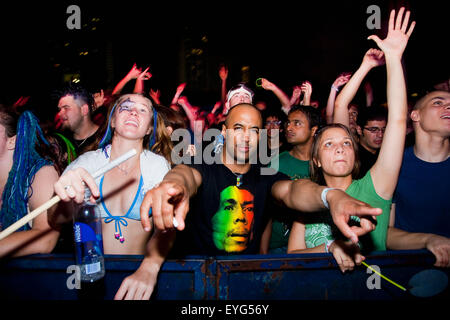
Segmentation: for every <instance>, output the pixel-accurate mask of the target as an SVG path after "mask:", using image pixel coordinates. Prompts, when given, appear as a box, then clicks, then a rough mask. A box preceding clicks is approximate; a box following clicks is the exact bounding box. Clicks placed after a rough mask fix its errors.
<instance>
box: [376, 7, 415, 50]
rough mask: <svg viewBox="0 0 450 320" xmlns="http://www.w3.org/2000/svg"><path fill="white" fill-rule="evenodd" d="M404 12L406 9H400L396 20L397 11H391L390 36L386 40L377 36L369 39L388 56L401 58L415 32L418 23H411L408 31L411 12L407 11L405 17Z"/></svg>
mask: <svg viewBox="0 0 450 320" xmlns="http://www.w3.org/2000/svg"><path fill="white" fill-rule="evenodd" d="M404 11H405V8H404V7H402V8H400V10H399V11H398V15H397V19H395V10H392V11H391V15H390V17H389V28H388V34H387V36H386V38H385V39H384V40H381V39H380V38H379V37H378V36H376V35H371V36H369V37H368V38H367V39H370V40H373V41H375V43H376V44H377V46H378V47H379V48H380V49H381V50H383V52H384V54H385V55H386V56H395V57H399V58H400V57H401V56H402V54H403V51H405V48H406V45H407V43H408V40H409V37H410V36H411V34H412V32H413V30H414V27H415V25H416V22H415V21H413V22H411V25H410V27H409V29H408V23H409V16H410V11H406V14H405V16H404V17H403V13H404Z"/></svg>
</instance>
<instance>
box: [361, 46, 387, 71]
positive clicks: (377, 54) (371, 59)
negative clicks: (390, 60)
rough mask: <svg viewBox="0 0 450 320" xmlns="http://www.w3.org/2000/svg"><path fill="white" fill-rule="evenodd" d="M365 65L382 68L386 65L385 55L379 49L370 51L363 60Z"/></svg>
mask: <svg viewBox="0 0 450 320" xmlns="http://www.w3.org/2000/svg"><path fill="white" fill-rule="evenodd" d="M362 63H363V64H366V65H368V66H369V67H370V68H375V67H379V66H382V65H384V64H385V63H386V60H385V59H384V53H383V51H381V50H378V49H369V50H367V52H366V54H365V55H364V58H363V62H362Z"/></svg>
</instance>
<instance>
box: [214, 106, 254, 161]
mask: <svg viewBox="0 0 450 320" xmlns="http://www.w3.org/2000/svg"><path fill="white" fill-rule="evenodd" d="M261 126H262V119H261V114H260V113H259V111H258V110H257V109H256V108H254V107H253V106H251V105H241V106H237V107H235V108H233V109H232V110H231V111H230V113H229V114H228V116H227V119H226V121H225V125H224V126H223V128H222V135H223V136H224V137H225V144H224V146H225V151H226V157H227V158H226V160H225V161H227V162H228V161H229V160H231V161H234V162H236V161H237V162H238V163H240V164H241V163H242V164H243V163H247V162H248V160H249V158H250V156H252V155H253V154H254V153H255V152H256V151H257V146H258V140H259V130H260V128H261Z"/></svg>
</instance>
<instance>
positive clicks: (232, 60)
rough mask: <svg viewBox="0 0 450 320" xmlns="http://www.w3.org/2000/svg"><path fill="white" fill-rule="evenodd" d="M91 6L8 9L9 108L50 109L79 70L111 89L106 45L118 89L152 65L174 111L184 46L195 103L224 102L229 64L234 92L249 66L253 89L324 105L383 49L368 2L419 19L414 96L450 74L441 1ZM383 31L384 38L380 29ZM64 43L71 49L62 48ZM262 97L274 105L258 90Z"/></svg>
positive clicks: (380, 78) (380, 81)
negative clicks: (196, 79)
mask: <svg viewBox="0 0 450 320" xmlns="http://www.w3.org/2000/svg"><path fill="white" fill-rule="evenodd" d="M92 2H93V1H91V2H75V1H74V2H63V1H61V2H58V3H45V2H33V3H29V4H27V3H23V2H20V3H19V2H17V3H13V4H9V5H8V6H6V7H4V6H5V2H3V3H2V5H1V7H2V8H0V33H1V36H0V41H1V62H0V70H1V72H0V85H1V88H2V90H1V91H0V99H1V100H2V101H4V102H11V101H15V100H17V98H18V97H19V96H21V95H31V96H32V98H34V99H35V101H36V103H37V104H51V103H52V102H51V101H50V100H49V97H50V93H51V92H52V90H54V89H55V88H57V87H59V86H61V84H62V74H63V73H68V72H75V71H79V72H80V73H81V80H82V82H81V83H82V84H84V85H86V86H89V87H92V88H94V87H103V88H105V87H106V86H107V85H108V83H107V78H108V74H107V71H106V58H105V57H106V54H105V47H106V44H107V43H111V44H112V53H113V54H112V71H113V79H111V82H112V83H113V85H114V84H115V83H117V81H119V80H120V79H121V78H122V77H123V76H124V75H125V74H126V73H127V72H128V70H129V69H130V68H131V66H132V64H133V63H134V62H137V64H138V66H142V67H145V66H147V65H150V66H151V72H152V74H153V78H152V79H150V80H148V82H146V88H147V90H148V89H149V88H150V87H152V88H159V89H161V92H162V100H163V102H166V103H167V102H168V101H169V100H170V99H171V97H172V95H173V94H174V91H175V88H176V86H177V85H178V84H179V83H180V82H181V81H183V80H185V79H186V78H184V79H183V77H184V76H183V72H181V71H180V70H183V67H182V65H181V60H182V59H180V56H181V57H182V56H183V55H182V54H180V52H182V51H181V50H182V47H181V44H182V43H184V44H185V46H189V45H192V46H194V47H196V46H200V47H202V48H203V49H204V53H203V57H204V58H202V59H200V60H201V63H202V65H203V69H202V70H203V71H202V72H203V74H202V76H201V81H200V83H199V84H197V86H194V85H193V84H192V85H191V87H190V86H189V85H190V84H189V82H188V85H187V87H186V92H185V94H186V95H187V96H188V97H190V98H191V99H192V100H194V101H193V102H194V103H198V104H200V105H202V104H206V105H213V104H214V102H215V101H216V100H219V97H220V96H219V87H220V80H219V77H218V74H217V69H218V66H219V64H220V63H225V64H227V65H228V67H229V79H228V86H229V87H230V86H232V85H234V84H236V83H237V82H239V81H240V80H241V71H240V69H241V67H242V66H243V65H248V66H250V85H251V86H253V84H254V80H255V79H256V78H258V77H265V78H267V79H269V80H271V81H272V82H274V83H275V84H277V85H278V86H279V87H281V88H282V89H283V90H285V92H286V93H287V94H288V95H290V94H291V93H292V87H293V86H294V85H296V84H299V83H300V82H301V81H303V80H310V81H311V82H312V84H313V99H317V100H319V102H320V103H321V105H322V106H323V105H324V104H325V103H326V99H327V96H328V92H329V87H330V85H331V83H332V82H333V80H334V79H335V78H336V76H337V75H338V74H339V73H340V72H342V71H355V70H356V68H357V67H358V66H359V64H360V62H361V59H362V57H363V55H364V53H365V52H366V50H367V49H368V48H370V47H376V45H375V43H373V42H371V41H367V40H365V39H366V38H367V36H369V35H370V34H372V31H371V30H368V29H367V27H366V20H367V18H368V16H369V14H367V13H366V8H367V7H368V5H370V4H377V5H379V6H380V8H381V12H382V19H383V21H384V22H386V20H387V18H388V16H389V11H390V9H391V8H392V7H393V6H394V7H397V8H398V7H400V4H402V3H407V4H408V6H409V7H410V8H411V9H412V11H413V12H412V13H413V18H414V19H415V20H416V21H417V26H416V29H415V31H414V33H413V36H412V38H411V39H410V42H409V44H408V48H407V50H406V52H405V54H404V57H405V67H406V74H407V81H408V88H409V91H410V93H411V92H414V91H417V90H420V89H423V88H425V87H429V86H430V85H431V84H433V83H435V82H438V81H442V80H444V79H446V78H447V79H448V78H449V75H450V72H449V69H450V68H449V61H448V51H447V50H446V46H445V43H446V42H448V35H447V34H448V33H447V32H446V31H447V30H448V18H447V11H446V10H445V8H444V7H443V5H444V2H442V1H417V0H416V1H392V0H391V1H375V0H374V1H333V2H328V1H317V0H316V1H313V2H311V3H307V2H306V1H296V2H293V1H270V2H263V1H261V2H256V1H251V2H247V1H240V2H236V1H232V2H225V1H222V2H219V1H209V2H200V1H193V0H192V1H185V2H183V3H178V2H173V1H160V2H159V3H157V2H156V1H146V2H144V3H145V5H143V4H142V3H140V2H132V1H126V2H123V4H119V3H118V2H117V1H110V2H100V3H99V2H95V4H92ZM70 4H78V5H79V6H80V8H81V20H82V24H83V25H84V24H87V26H83V28H82V30H68V29H67V27H66V19H67V18H68V16H69V14H67V13H66V8H67V6H68V5H70ZM93 17H99V18H100V19H101V20H100V22H98V23H97V24H96V27H97V29H96V30H95V31H88V30H89V29H90V27H91V26H92V24H91V21H90V19H91V18H93ZM377 32H379V33H380V36H383V35H384V33H383V32H384V31H383V30H380V31H377ZM203 36H206V38H207V39H208V40H207V42H206V43H204V42H202V41H201V38H202V37H203ZM186 39H190V40H189V41H188V40H186ZM66 42H69V43H70V48H68V47H67V48H65V47H64V43H66ZM83 48H86V50H89V55H88V56H86V57H80V56H79V55H78V54H77V53H78V51H80V50H81V49H83ZM95 48H97V49H98V51H97V52H95V51H94V49H95ZM55 64H59V66H58V67H55ZM186 75H187V76H189V70H187V73H185V76H186ZM369 79H370V81H371V82H372V83H373V86H374V90H375V94H376V95H378V97H379V99H380V100H383V99H384V96H383V95H384V91H385V71H384V69H383V68H380V69H379V70H374V71H372V72H371V74H370V75H369ZM110 86H111V85H110ZM377 93H378V94H377ZM256 94H257V95H259V96H260V97H261V98H263V99H265V98H268V99H269V98H273V96H270V97H269V96H267V94H266V95H264V94H263V93H262V91H261V90H259V89H258V90H257V91H256ZM275 101H276V100H275ZM52 107H54V106H52Z"/></svg>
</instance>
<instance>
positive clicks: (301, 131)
mask: <svg viewBox="0 0 450 320" xmlns="http://www.w3.org/2000/svg"><path fill="white" fill-rule="evenodd" d="M285 128H286V130H285V132H286V133H285V134H286V140H287V142H289V143H290V144H292V145H298V144H304V143H306V142H307V141H308V140H310V139H312V137H313V132H312V130H311V129H310V128H309V121H308V118H307V117H306V116H305V114H304V113H303V112H301V111H295V112H292V113H290V114H289V116H288V121H286V123H285Z"/></svg>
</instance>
